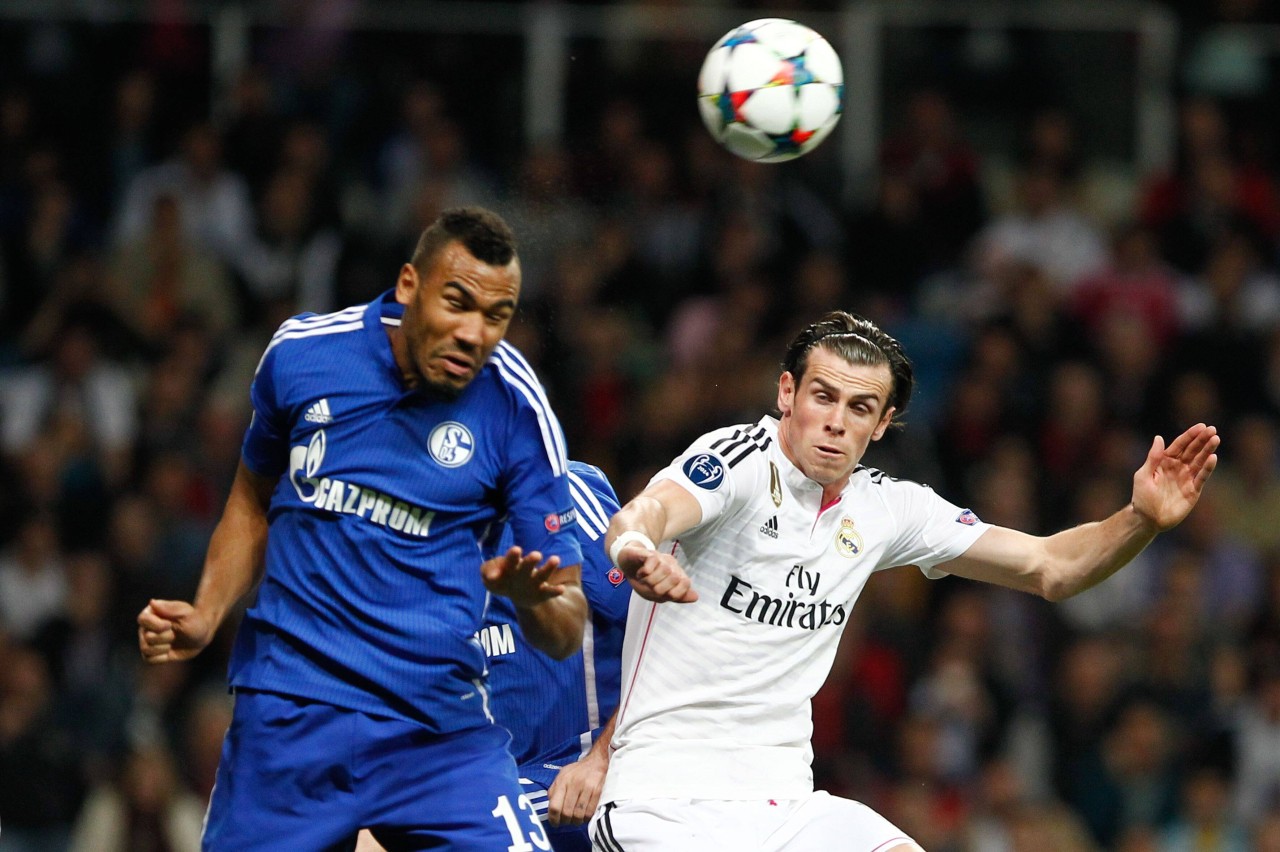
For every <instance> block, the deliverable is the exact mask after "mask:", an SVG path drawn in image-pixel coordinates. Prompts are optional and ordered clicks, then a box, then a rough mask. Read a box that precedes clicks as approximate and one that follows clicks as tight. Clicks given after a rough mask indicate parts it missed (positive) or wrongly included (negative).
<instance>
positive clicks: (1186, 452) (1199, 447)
mask: <svg viewBox="0 0 1280 852" xmlns="http://www.w3.org/2000/svg"><path fill="white" fill-rule="evenodd" d="M1215 437H1217V430H1216V429H1214V428H1213V427H1212V426H1206V427H1205V428H1204V429H1201V430H1200V431H1199V433H1197V434H1196V436H1195V437H1194V438H1193V439H1192V440H1190V441H1188V442H1187V444H1186V446H1185V447H1184V448H1182V449H1181V451H1180V452H1178V453H1176V454H1175V453H1172V452H1170V455H1172V456H1174V457H1175V458H1184V459H1188V460H1194V459H1195V458H1196V457H1197V456H1198V455H1200V454H1201V452H1202V451H1203V450H1204V448H1205V447H1207V446H1208V445H1209V444H1210V443H1211V442H1212V441H1213V439H1214V438H1215Z"/></svg>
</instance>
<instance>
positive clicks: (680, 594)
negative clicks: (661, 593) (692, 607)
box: [669, 576, 698, 603]
mask: <svg viewBox="0 0 1280 852" xmlns="http://www.w3.org/2000/svg"><path fill="white" fill-rule="evenodd" d="M669 599H670V600H672V601H674V602H676V603H693V602H694V601H696V600H697V599H698V593H697V592H696V591H694V589H693V581H692V580H690V579H689V578H688V576H685V577H682V578H681V580H680V582H678V583H676V585H675V586H673V587H672V589H671V592H670V593H669Z"/></svg>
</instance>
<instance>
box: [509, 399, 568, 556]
mask: <svg viewBox="0 0 1280 852" xmlns="http://www.w3.org/2000/svg"><path fill="white" fill-rule="evenodd" d="M561 434H562V433H561V432H560V423H559V421H557V420H556V416H555V414H554V413H552V411H551V408H550V407H549V406H546V405H542V406H537V407H535V406H533V405H518V406H517V407H516V410H515V414H514V417H513V420H512V428H511V430H510V432H509V434H508V435H507V436H506V447H507V470H506V477H505V490H506V493H505V498H506V500H505V502H506V508H507V525H508V527H509V528H510V532H511V540H512V543H513V544H516V545H519V546H520V547H521V548H522V549H523V550H524V552H525V553H528V552H530V551H533V550H536V551H538V552H539V553H541V554H542V557H543V559H549V558H550V557H552V556H559V557H560V564H562V565H577V564H579V563H581V562H582V548H581V547H580V546H579V544H578V537H577V535H576V534H575V527H576V525H577V522H576V513H575V512H574V510H573V500H572V498H570V496H569V475H568V473H569V470H568V467H569V465H568V461H567V460H566V459H565V455H564V449H563V447H564V438H563V437H561Z"/></svg>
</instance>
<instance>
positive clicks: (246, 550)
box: [138, 461, 276, 663]
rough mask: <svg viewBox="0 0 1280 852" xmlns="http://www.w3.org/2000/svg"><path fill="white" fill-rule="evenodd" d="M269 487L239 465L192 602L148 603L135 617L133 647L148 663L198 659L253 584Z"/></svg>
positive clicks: (260, 564)
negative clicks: (135, 625)
mask: <svg viewBox="0 0 1280 852" xmlns="http://www.w3.org/2000/svg"><path fill="white" fill-rule="evenodd" d="M275 484H276V480H275V479H273V478H269V477H265V476H259V475H258V474H256V473H254V472H253V471H252V470H250V469H249V468H248V467H247V466H246V465H245V463H244V462H243V461H241V462H240V466H239V467H238V468H237V469H236V478H235V481H234V482H233V483H232V484H231V494H230V495H229V496H228V497H227V505H226V507H225V508H224V509H223V510H222V518H221V519H220V520H219V521H218V526H217V528H216V529H214V531H213V537H212V539H210V541H209V551H208V553H207V554H206V555H205V560H204V572H203V574H201V576H200V587H199V588H198V589H197V591H196V599H195V603H194V604H190V603H187V602H186V601H166V600H152V601H150V602H148V604H147V605H146V607H145V608H144V609H143V610H142V612H140V613H139V614H138V647H139V649H140V650H141V651H142V658H143V659H144V660H146V661H147V662H148V663H168V662H173V661H175V660H189V659H191V658H192V657H194V656H195V655H196V654H199V653H200V652H201V651H203V650H204V648H205V646H206V645H208V644H209V643H210V642H211V641H213V635H214V634H215V633H216V632H217V630H218V627H219V625H221V624H222V621H223V619H224V618H226V617H227V613H228V612H229V611H230V609H231V607H233V606H235V604H236V602H237V601H239V600H240V598H242V597H244V596H245V594H247V593H248V592H249V590H250V589H252V588H253V587H254V586H255V585H256V584H257V582H258V580H259V578H260V577H261V576H262V567H263V556H264V554H265V553H266V549H267V506H268V505H269V504H270V502H271V492H272V490H274V488H275Z"/></svg>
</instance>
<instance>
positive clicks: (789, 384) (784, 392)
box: [778, 372, 796, 417]
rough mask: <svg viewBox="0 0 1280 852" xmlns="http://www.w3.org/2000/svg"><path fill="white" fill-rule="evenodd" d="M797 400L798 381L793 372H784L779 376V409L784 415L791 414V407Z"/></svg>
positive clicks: (788, 415)
mask: <svg viewBox="0 0 1280 852" xmlns="http://www.w3.org/2000/svg"><path fill="white" fill-rule="evenodd" d="M795 401H796V382H795V378H793V377H792V375H791V373H789V372H784V373H783V374H782V375H781V376H779V377H778V411H779V412H781V413H782V416H783V417H790V416H791V409H792V407H793V406H794V405H795Z"/></svg>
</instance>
